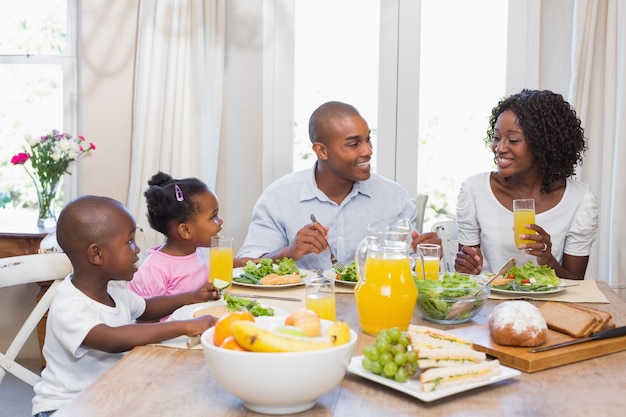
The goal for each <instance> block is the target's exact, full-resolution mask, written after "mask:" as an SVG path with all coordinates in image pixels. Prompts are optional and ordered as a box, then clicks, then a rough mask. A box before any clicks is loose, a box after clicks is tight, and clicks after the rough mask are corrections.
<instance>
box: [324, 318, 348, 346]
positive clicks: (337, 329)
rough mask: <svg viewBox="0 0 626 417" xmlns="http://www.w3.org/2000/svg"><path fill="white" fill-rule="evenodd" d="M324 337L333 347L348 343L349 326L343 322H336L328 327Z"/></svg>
mask: <svg viewBox="0 0 626 417" xmlns="http://www.w3.org/2000/svg"><path fill="white" fill-rule="evenodd" d="M324 336H326V337H328V338H329V339H330V340H331V341H332V342H333V345H335V346H339V345H343V344H346V343H348V342H349V341H350V326H349V325H348V323H346V322H345V321H341V320H339V321H336V322H334V323H333V324H331V325H330V327H329V328H328V330H326V332H325V333H324Z"/></svg>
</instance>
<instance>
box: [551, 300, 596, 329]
mask: <svg viewBox="0 0 626 417" xmlns="http://www.w3.org/2000/svg"><path fill="white" fill-rule="evenodd" d="M539 311H540V312H541V315H542V316H543V318H544V319H545V320H546V324H547V325H548V327H549V328H550V329H552V330H556V331H558V332H561V333H565V334H568V335H570V336H572V337H588V336H589V335H590V334H591V332H592V331H593V329H594V328H595V326H596V315H595V314H593V313H591V312H589V311H585V310H583V309H579V308H576V307H573V306H571V305H568V304H565V303H559V302H556V301H548V302H546V303H544V304H543V305H541V306H540V307H539Z"/></svg>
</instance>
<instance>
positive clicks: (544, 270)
mask: <svg viewBox="0 0 626 417" xmlns="http://www.w3.org/2000/svg"><path fill="white" fill-rule="evenodd" d="M505 277H507V278H512V280H511V282H509V283H508V284H506V285H494V286H493V288H497V289H501V290H509V291H516V290H522V291H548V290H550V289H553V288H554V287H557V286H558V285H559V282H560V280H559V277H557V276H556V272H555V271H554V269H552V268H550V267H549V266H547V265H535V264H534V263H533V262H532V261H528V262H527V263H526V264H525V265H523V266H522V267H521V268H520V267H518V266H516V265H514V266H512V267H511V269H509V270H508V271H507V273H506V274H505Z"/></svg>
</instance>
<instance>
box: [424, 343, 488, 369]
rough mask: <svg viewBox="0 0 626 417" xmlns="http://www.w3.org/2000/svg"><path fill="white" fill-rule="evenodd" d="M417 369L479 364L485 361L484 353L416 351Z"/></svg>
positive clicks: (463, 349) (460, 350)
mask: <svg viewBox="0 0 626 417" xmlns="http://www.w3.org/2000/svg"><path fill="white" fill-rule="evenodd" d="M416 352H417V367H418V368H420V369H427V368H435V367H446V368H448V367H452V366H461V365H467V364H472V363H480V362H483V361H485V360H486V359H487V355H486V354H485V352H479V351H477V350H474V349H467V348H461V349H458V348H455V349H418V350H417V351H416Z"/></svg>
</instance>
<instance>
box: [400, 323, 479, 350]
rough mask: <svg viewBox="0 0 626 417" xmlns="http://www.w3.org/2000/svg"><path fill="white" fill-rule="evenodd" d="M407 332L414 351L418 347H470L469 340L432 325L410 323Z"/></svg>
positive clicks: (418, 348)
mask: <svg viewBox="0 0 626 417" xmlns="http://www.w3.org/2000/svg"><path fill="white" fill-rule="evenodd" d="M407 334H408V336H409V339H411V347H412V348H413V350H416V351H417V350H420V349H472V341H471V340H469V339H465V338H463V337H460V336H457V335H455V334H452V333H449V332H446V331H443V330H439V329H435V328H432V327H427V326H418V325H415V324H410V325H409V329H408V332H407ZM472 350H473V349H472Z"/></svg>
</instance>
